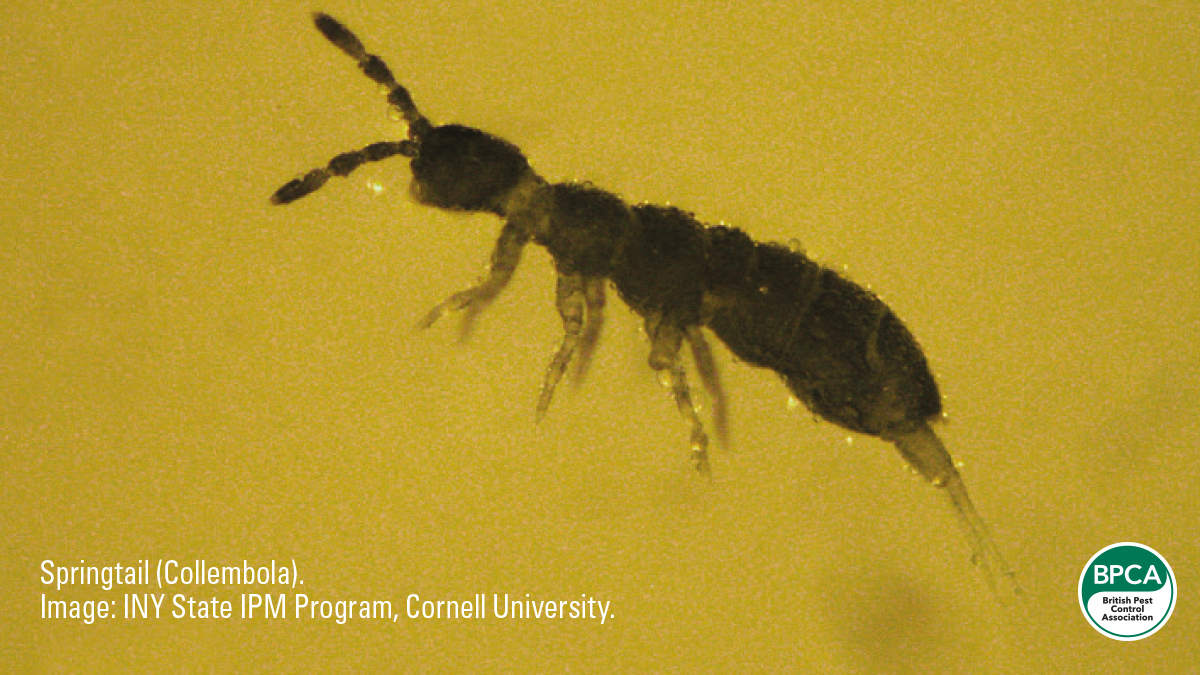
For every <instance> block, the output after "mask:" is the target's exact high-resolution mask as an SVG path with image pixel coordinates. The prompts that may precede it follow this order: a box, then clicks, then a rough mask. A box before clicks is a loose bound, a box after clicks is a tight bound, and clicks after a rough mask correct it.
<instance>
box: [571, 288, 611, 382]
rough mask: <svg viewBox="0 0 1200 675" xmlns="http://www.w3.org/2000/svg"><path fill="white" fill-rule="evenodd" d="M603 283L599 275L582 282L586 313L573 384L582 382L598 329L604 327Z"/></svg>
mask: <svg viewBox="0 0 1200 675" xmlns="http://www.w3.org/2000/svg"><path fill="white" fill-rule="evenodd" d="M604 284H605V281H604V279H602V278H600V277H588V278H586V279H584V282H583V297H584V302H586V304H587V314H586V316H585V318H584V323H583V337H582V338H580V340H579V356H578V357H576V358H575V372H574V375H575V377H574V378H573V379H574V382H575V386H579V385H581V384H583V379H584V377H586V376H587V369H588V366H590V365H591V363H592V354H593V353H594V352H595V351H596V344H597V343H598V342H599V341H600V331H601V330H603V328H604V304H605V299H604Z"/></svg>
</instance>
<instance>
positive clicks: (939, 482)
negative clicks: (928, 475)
mask: <svg viewBox="0 0 1200 675" xmlns="http://www.w3.org/2000/svg"><path fill="white" fill-rule="evenodd" d="M929 484H930V485H932V486H933V487H938V488H940V487H946V479H945V478H943V477H941V476H938V477H937V478H934V479H933V480H931V481H929Z"/></svg>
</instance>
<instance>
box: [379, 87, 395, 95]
mask: <svg viewBox="0 0 1200 675" xmlns="http://www.w3.org/2000/svg"><path fill="white" fill-rule="evenodd" d="M390 93H392V89H391V88H390V87H388V86H387V85H386V84H381V85H379V95H380V96H382V97H384V98H387V96H388V94H390Z"/></svg>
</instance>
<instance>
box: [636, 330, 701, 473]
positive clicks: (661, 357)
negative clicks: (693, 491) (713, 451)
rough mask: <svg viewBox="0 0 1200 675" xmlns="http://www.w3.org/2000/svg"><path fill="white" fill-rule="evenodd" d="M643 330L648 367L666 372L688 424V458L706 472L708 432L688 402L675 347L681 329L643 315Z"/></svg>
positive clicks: (688, 391) (680, 340)
mask: <svg viewBox="0 0 1200 675" xmlns="http://www.w3.org/2000/svg"><path fill="white" fill-rule="evenodd" d="M646 334H647V335H649V336H650V340H651V344H650V367H651V368H653V369H654V370H655V371H658V372H660V373H661V372H666V373H667V375H668V376H669V377H670V384H671V396H672V397H673V398H674V399H675V406H676V407H678V408H679V413H680V414H681V415H683V418H684V419H685V420H687V421H688V422H689V423H690V424H691V425H692V438H691V446H692V461H693V462H694V463H695V464H696V470H697V471H699V472H700V473H702V474H704V475H706V476H707V475H709V466H708V435H707V434H705V433H704V425H703V424H701V422H700V415H698V414H697V413H696V405H695V403H693V402H692V392H691V388H690V387H688V383H687V375H686V374H685V373H684V371H683V364H682V363H680V362H679V350H680V348H681V347H682V346H683V338H684V331H683V330H682V329H680V328H679V327H678V326H675V325H673V324H671V323H669V322H667V321H663V320H662V317H649V318H647V319H646Z"/></svg>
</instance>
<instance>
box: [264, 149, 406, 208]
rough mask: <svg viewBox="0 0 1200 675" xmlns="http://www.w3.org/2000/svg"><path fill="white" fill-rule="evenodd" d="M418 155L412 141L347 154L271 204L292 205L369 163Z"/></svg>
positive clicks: (280, 192)
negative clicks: (330, 180) (329, 182)
mask: <svg viewBox="0 0 1200 675" xmlns="http://www.w3.org/2000/svg"><path fill="white" fill-rule="evenodd" d="M416 153H417V149H416V145H414V144H413V142H412V141H397V142H390V141H384V142H382V143H372V144H371V145H368V146H367V147H365V148H363V149H362V150H355V151H353V152H343V153H342V154H340V155H338V156H337V157H334V158H333V159H331V160H329V164H328V165H326V166H325V167H322V168H320V169H313V170H312V171H309V172H308V173H306V174H304V175H303V176H301V177H300V178H297V179H295V180H293V181H290V182H288V183H287V184H286V185H284V186H283V187H281V188H279V189H278V190H276V191H275V194H273V195H271V203H272V204H291V203H292V202H294V201H296V200H297V199H300V198H301V197H303V196H305V195H307V194H310V193H312V192H316V191H317V189H318V188H320V187H321V186H322V185H324V184H325V181H327V180H329V179H330V178H332V177H333V176H348V175H350V172H351V171H354V170H355V169H357V168H358V167H360V166H362V165H363V164H366V163H367V162H378V161H381V160H385V159H387V158H388V157H394V156H396V155H404V156H405V157H412V156H414V155H415V154H416Z"/></svg>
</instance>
